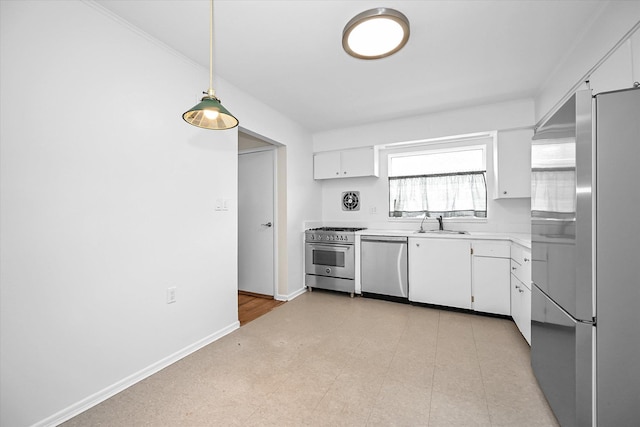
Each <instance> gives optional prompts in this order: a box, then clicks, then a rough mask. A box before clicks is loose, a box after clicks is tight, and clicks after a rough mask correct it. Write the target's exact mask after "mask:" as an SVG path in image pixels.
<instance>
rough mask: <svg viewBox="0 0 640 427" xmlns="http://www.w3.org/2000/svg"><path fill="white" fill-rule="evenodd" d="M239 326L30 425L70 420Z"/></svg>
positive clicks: (47, 426)
mask: <svg viewBox="0 0 640 427" xmlns="http://www.w3.org/2000/svg"><path fill="white" fill-rule="evenodd" d="M239 327H240V322H237V321H236V322H233V323H232V324H230V325H229V326H227V327H225V328H222V329H220V330H219V331H217V332H215V333H213V334H211V335H209V336H208V337H205V338H203V339H201V340H199V341H196V342H195V343H193V344H191V345H189V346H187V347H185V348H183V349H182V350H179V351H177V352H175V353H173V354H171V355H169V356H167V357H165V358H164V359H161V360H159V361H157V362H156V363H154V364H152V365H150V366H147V367H146V368H144V369H141V370H140V371H138V372H136V373H134V374H132V375H129V376H128V377H126V378H124V379H122V380H120V381H118V382H117V383H115V384H112V385H110V386H109V387H106V388H105V389H103V390H100V391H99V392H97V393H94V394H92V395H91V396H88V397H86V398H84V399H82V400H81V401H79V402H77V403H74V404H73V405H71V406H69V407H67V408H65V409H63V410H61V411H59V412H57V413H55V414H53V415H51V416H50V417H47V418H45V419H44V420H42V421H39V422H37V423H35V424H33V426H32V427H45V426H46V427H49V426H57V425H59V424H62V423H63V422H65V421H67V420H70V419H71V418H73V417H75V416H76V415H78V414H80V413H82V412H84V411H86V410H87V409H90V408H92V407H94V406H96V405H97V404H99V403H101V402H104V401H105V400H107V399H109V398H110V397H112V396H115V395H116V394H118V393H120V392H121V391H122V390H125V389H126V388H128V387H131V386H132V385H134V384H136V383H138V382H140V381H142V380H143V379H145V378H147V377H150V376H151V375H153V374H155V373H156V372H158V371H160V370H162V369H164V368H166V367H167V366H169V365H171V364H173V363H175V362H177V361H178V360H180V359H182V358H184V357H186V356H188V355H190V354H191V353H194V352H196V351H198V350H200V349H201V348H202V347H204V346H206V345H209V344H211V343H212V342H214V341H217V340H219V339H220V338H222V337H223V336H225V335H227V334H230V333H231V332H233V331H235V330H236V329H238V328H239Z"/></svg>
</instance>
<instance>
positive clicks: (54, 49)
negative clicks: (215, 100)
mask: <svg viewBox="0 0 640 427" xmlns="http://www.w3.org/2000/svg"><path fill="white" fill-rule="evenodd" d="M0 8H1V9H0V16H1V21H0V22H1V26H0V30H1V33H0V43H1V44H0V46H1V55H2V58H1V61H0V67H1V68H0V92H1V93H2V97H1V101H0V102H1V104H0V111H1V116H0V142H1V145H0V188H1V192H0V193H1V194H0V205H1V207H2V209H1V211H0V228H1V231H0V264H1V268H0V285H1V287H0V292H1V294H0V307H1V308H0V316H1V319H0V327H1V336H2V340H1V343H0V344H1V346H2V351H1V364H0V369H1V371H0V374H1V378H2V380H1V396H0V397H1V400H0V413H1V418H0V424H1V425H6V426H25V425H32V424H34V423H43V424H47V423H56V422H58V421H60V420H63V419H65V418H66V417H68V416H69V415H72V414H73V413H74V412H77V411H79V410H81V409H83V408H85V407H87V406H90V405H92V404H94V403H96V402H97V401H99V400H100V399H102V398H104V397H107V396H108V395H109V394H112V393H115V392H117V391H118V390H119V389H120V388H122V387H125V386H126V385H128V384H130V383H132V382H135V381H136V380H138V379H140V378H142V377H144V376H146V375H148V374H150V373H152V371H153V370H155V369H159V368H161V367H163V366H164V365H166V364H168V363H170V362H171V361H173V360H176V359H177V358H179V357H181V356H183V355H184V354H186V353H188V352H190V351H193V350H194V349H196V348H198V347H199V346H201V345H204V344H206V343H207V342H210V341H211V340H214V339H216V338H217V337H219V336H220V335H222V334H225V333H227V332H229V331H231V330H233V328H235V327H237V304H236V291H237V277H236V275H237V264H236V251H237V247H236V245H237V219H236V218H237V207H236V201H237V180H236V176H237V130H231V131H224V132H210V131H204V130H202V129H198V128H195V127H191V126H189V125H187V124H186V123H184V122H183V121H182V120H181V118H180V116H181V114H182V113H183V112H184V111H185V110H186V109H188V108H189V107H191V106H192V105H194V104H195V103H196V101H197V96H198V94H199V93H200V92H201V91H202V89H203V87H205V85H206V82H207V81H208V78H207V76H208V70H205V69H203V68H201V67H199V66H196V65H194V64H193V63H191V62H190V61H187V60H185V59H184V58H182V57H181V56H180V55H177V54H175V53H172V52H171V51H170V50H168V49H167V48H166V47H163V46H161V45H160V44H158V43H156V42H153V41H150V40H149V39H147V38H145V37H143V36H141V35H140V34H138V33H135V32H133V31H131V30H130V29H129V28H127V27H126V26H123V25H122V24H121V23H118V22H116V21H115V20H114V19H112V18H111V17H109V16H107V14H106V13H101V12H100V11H99V10H98V9H97V8H96V7H95V6H92V5H91V4H90V3H83V2H79V1H55V2H50V1H20V2H17V1H16V2H5V1H2V2H0ZM218 84H219V86H217V87H216V89H217V92H218V93H220V95H221V96H222V98H223V101H224V103H225V106H227V107H228V108H229V109H230V111H232V112H233V113H234V114H235V115H237V116H238V117H239V118H240V121H241V124H242V125H243V126H244V127H246V128H247V129H251V130H253V131H255V132H258V133H260V134H262V135H265V136H267V137H270V138H271V139H273V140H277V141H279V142H282V143H285V144H288V147H287V148H288V150H287V154H288V159H287V162H288V163H289V165H288V169H287V170H288V175H289V191H299V190H302V189H304V188H305V185H307V184H308V183H310V189H307V191H300V193H301V197H300V198H299V199H295V198H293V197H290V198H289V199H290V200H291V199H294V201H293V202H292V203H290V204H289V206H288V208H287V209H288V211H289V212H288V214H289V221H290V224H291V225H290V226H289V231H290V232H291V231H296V232H299V231H300V230H301V228H302V222H303V220H306V219H313V217H314V216H316V212H319V204H318V203H315V204H314V203H313V202H311V200H312V199H313V188H314V187H316V188H319V187H318V186H317V185H316V184H315V183H313V182H312V176H311V171H310V170H311V167H310V166H309V165H311V161H312V160H311V138H310V136H309V134H308V133H306V132H305V131H304V130H303V129H301V128H299V127H298V126H296V125H295V124H293V123H292V122H291V121H289V120H287V119H286V118H284V117H282V116H281V115H279V114H278V113H276V112H274V111H273V110H271V109H269V108H267V107H265V106H264V105H262V104H260V103H258V102H257V101H255V100H254V99H253V98H251V97H250V96H248V95H246V94H243V93H242V92H241V91H240V90H238V89H236V88H233V87H232V86H231V85H229V84H226V82H224V81H223V80H220V81H219V82H218ZM32 111H33V114H31V112H32ZM218 198H226V199H229V201H230V209H229V211H226V212H220V211H218V212H216V211H215V209H214V207H215V200H216V199H218ZM307 202H308V204H306V203H307ZM314 207H315V209H314ZM319 215H320V214H319V213H317V216H318V217H319ZM288 239H289V240H290V241H291V243H290V245H289V247H290V253H291V255H290V257H291V258H293V259H296V258H299V257H300V256H301V253H302V251H301V246H300V243H299V241H300V239H299V234H298V235H296V236H291V235H289V237H288ZM296 251H297V253H296ZM289 266H290V270H291V272H290V274H293V275H294V276H297V277H300V276H301V262H300V263H297V262H296V263H293V262H290V263H289ZM290 282H291V281H290ZM295 285H298V284H297V283H295ZM295 285H293V286H295ZM169 286H176V287H177V302H176V303H174V304H166V289H167V287H169ZM299 286H300V287H301V286H302V285H301V284H299ZM287 292H289V293H290V290H287Z"/></svg>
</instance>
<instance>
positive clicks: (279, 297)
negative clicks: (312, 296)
mask: <svg viewBox="0 0 640 427" xmlns="http://www.w3.org/2000/svg"><path fill="white" fill-rule="evenodd" d="M305 292H307V288H306V287H302V288H300V289H298V290H296V291H294V292H291V293H290V294H288V295H276V296H275V297H274V298H275V299H277V300H278V301H291V300H292V299H294V298H295V297H298V296H300V295H302V294H304V293H305Z"/></svg>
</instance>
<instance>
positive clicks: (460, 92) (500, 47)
mask: <svg viewBox="0 0 640 427" xmlns="http://www.w3.org/2000/svg"><path fill="white" fill-rule="evenodd" d="M97 3H99V4H101V5H102V6H104V7H105V8H107V9H109V10H111V11H112V12H114V13H115V14H117V15H119V16H120V17H122V18H123V19H125V20H127V21H129V22H130V23H131V24H133V25H134V26H136V27H138V28H140V29H142V30H143V31H145V32H147V33H148V34H150V35H151V36H153V37H155V38H157V39H159V40H160V41H162V42H164V43H165V44H167V45H169V46H170V47H172V48H174V49H175V50H177V51H179V52H181V53H182V54H184V55H186V56H187V57H189V58H191V59H192V60H194V61H196V62H197V63H199V64H202V66H203V67H205V68H207V69H208V67H209V2H208V1H207V0H163V1H157V0H97ZM606 3H607V2H606V1H602V0H599V1H590V0H578V1H569V0H562V1H560V0H549V1H546V0H531V1H528V0H511V1H508V0H500V1H485V0H468V1H463V0H446V1H430V0H426V1H418V0H413V1H392V0H389V1H386V2H382V3H381V2H378V1H375V2H374V1H366V0H357V1H355V0H354V1H344V0H339V1H333V0H319V1H313V0H280V1H269V0H253V1H249V0H216V2H215V13H214V14H215V23H214V31H215V48H214V49H215V50H214V74H215V75H216V76H217V75H219V76H220V77H222V78H223V79H225V80H226V81H228V82H229V83H231V84H233V85H235V86H236V87H238V88H240V89H242V90H244V91H245V92H247V93H249V94H251V95H252V96H254V97H256V98H257V99H259V100H261V101H262V102H264V103H265V104H267V105H269V106H271V107H272V108H274V109H276V110H278V111H280V112H281V113H283V114H284V115H286V116H288V117H290V118H291V119H293V120H295V121H297V122H299V123H300V124H302V125H303V126H304V127H306V128H307V129H308V130H310V131H313V132H318V131H323V130H328V129H333V128H341V127H348V126H353V125H359V124H364V123H369V122H374V121H378V120H387V119H393V118H397V117H400V116H404V115H417V114H424V113H430V112H434V111H439V110H448V109H455V108H460V107H467V106H473V105H480V104H486V103H493V102H501V101H507V100H512V99H521V98H524V97H533V96H535V95H536V94H537V93H538V92H539V90H540V89H541V87H542V86H543V85H544V84H545V82H546V80H547V79H548V78H549V76H550V75H552V73H553V72H554V70H555V69H556V67H557V66H558V65H559V63H561V61H562V60H563V58H564V57H565V55H567V53H568V52H569V51H570V50H571V48H572V47H573V46H574V45H575V44H576V43H577V42H578V41H579V40H580V39H581V37H582V36H583V35H584V34H585V32H586V31H587V30H588V28H589V25H590V24H591V23H592V22H593V20H594V19H595V17H596V16H597V15H598V14H599V13H600V11H601V10H602V8H603V6H604V5H606ZM374 7H390V8H394V9H397V10H399V11H401V12H402V13H404V14H405V15H406V16H407V17H408V18H409V21H410V23H411V36H410V38H409V42H408V43H407V45H406V46H405V48H404V49H403V50H402V51H400V52H398V53H397V54H395V55H393V56H391V57H389V58H385V59H382V60H376V61H364V60H358V59H355V58H352V57H350V56H348V55H347V54H346V53H345V52H344V51H343V50H342V44H341V36H342V30H343V28H344V25H345V24H346V23H347V22H348V21H349V20H350V19H351V18H352V17H353V16H354V15H356V14H358V13H360V12H362V11H364V10H367V9H371V8H374ZM194 85H195V86H197V91H200V90H203V91H204V90H206V88H207V87H208V81H203V82H194ZM214 87H215V82H214ZM198 93H199V92H196V95H197V94H198ZM217 95H218V96H219V97H220V99H221V100H222V101H223V104H225V105H226V106H227V107H229V108H230V109H232V107H231V106H232V104H233V100H232V99H228V98H225V94H224V93H221V92H220V90H217ZM194 96H195V95H194ZM239 120H240V123H241V125H242V117H239Z"/></svg>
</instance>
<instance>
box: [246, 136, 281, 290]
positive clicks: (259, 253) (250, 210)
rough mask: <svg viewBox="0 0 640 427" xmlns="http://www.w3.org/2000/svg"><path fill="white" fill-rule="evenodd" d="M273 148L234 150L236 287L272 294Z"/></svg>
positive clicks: (273, 271)
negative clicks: (236, 208)
mask: <svg viewBox="0 0 640 427" xmlns="http://www.w3.org/2000/svg"><path fill="white" fill-rule="evenodd" d="M274 154H275V150H274V149H273V148H270V147H266V148H263V149H260V150H252V151H246V152H239V153H238V290H239V291H245V292H250V293H252V294H258V295H267V296H270V297H273V296H274V295H275V293H276V292H275V268H274V267H275V256H274V255H275V246H274V243H275V233H274V230H275V209H274V207H275V203H274V200H275V198H274V196H275V185H274V181H275V156H274Z"/></svg>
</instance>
